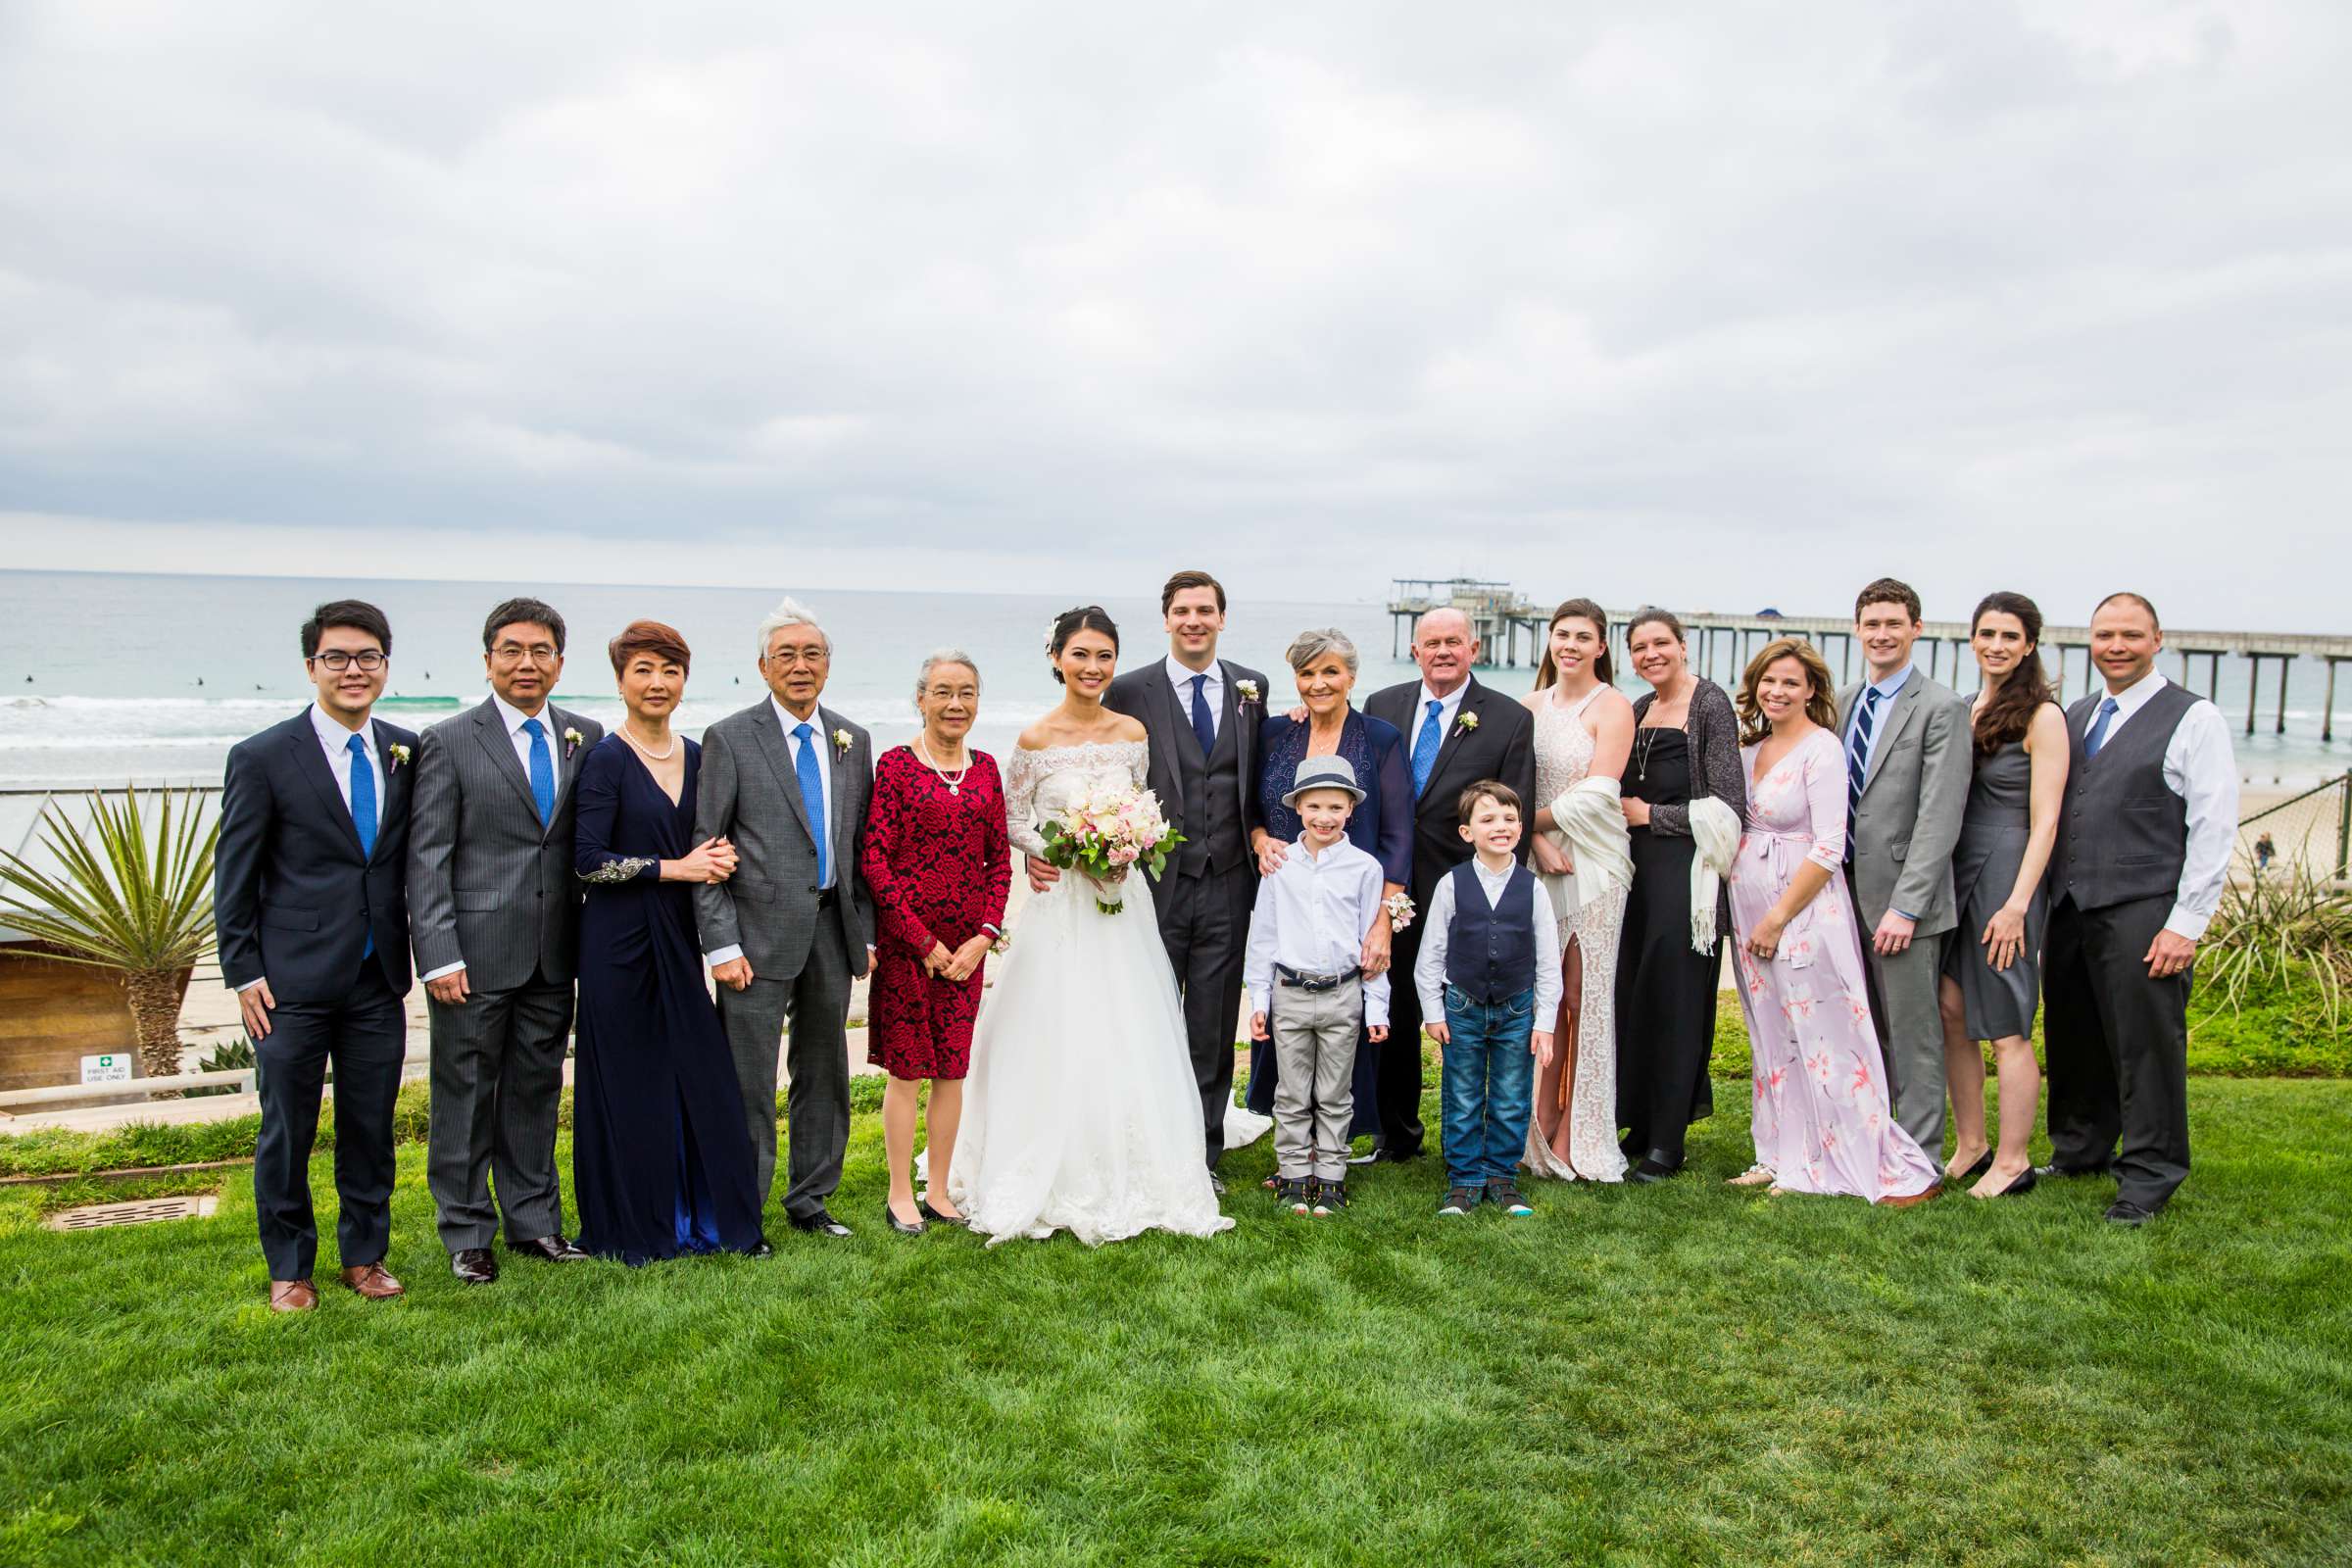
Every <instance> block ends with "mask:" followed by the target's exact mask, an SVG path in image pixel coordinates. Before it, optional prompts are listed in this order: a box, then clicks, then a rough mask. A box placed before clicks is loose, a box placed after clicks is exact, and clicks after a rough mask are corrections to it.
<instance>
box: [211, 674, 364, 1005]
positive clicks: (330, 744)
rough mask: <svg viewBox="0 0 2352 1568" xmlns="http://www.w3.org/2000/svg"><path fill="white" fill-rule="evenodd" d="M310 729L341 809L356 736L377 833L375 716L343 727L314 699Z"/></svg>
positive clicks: (347, 795)
mask: <svg viewBox="0 0 2352 1568" xmlns="http://www.w3.org/2000/svg"><path fill="white" fill-rule="evenodd" d="M311 733H312V734H314V735H316V736H318V737H319V749H320V750H322V751H324V752H325V753H326V765H327V767H328V768H329V769H330V770H331V771H332V772H333V773H334V775H335V788H336V789H337V790H339V791H340V792H341V793H342V796H343V809H344V810H346V811H348V810H350V809H351V763H352V757H351V738H352V736H354V735H357V736H359V738H360V744H361V746H362V747H363V748H364V749H365V751H366V755H367V759H368V763H367V765H368V774H369V775H370V776H371V777H372V778H373V779H374V780H375V830H376V832H377V833H379V834H380V833H382V832H383V830H384V760H383V759H382V758H380V757H378V756H376V755H375V721H374V719H373V718H372V717H369V718H368V719H367V720H364V721H363V722H362V723H361V725H360V727H359V728H358V729H356V730H349V729H345V728H344V727H343V725H342V723H341V721H340V720H337V719H333V718H329V717H328V716H327V714H326V710H325V709H323V708H320V707H319V705H318V704H317V703H313V704H312V705H311ZM269 978H270V977H269V976H268V975H263V976H261V978H260V979H255V980H248V981H246V982H245V983H244V984H243V985H241V986H239V987H237V989H238V990H239V991H251V990H252V989H253V988H254V987H255V986H258V985H260V984H261V983H262V981H263V980H267V979H269Z"/></svg>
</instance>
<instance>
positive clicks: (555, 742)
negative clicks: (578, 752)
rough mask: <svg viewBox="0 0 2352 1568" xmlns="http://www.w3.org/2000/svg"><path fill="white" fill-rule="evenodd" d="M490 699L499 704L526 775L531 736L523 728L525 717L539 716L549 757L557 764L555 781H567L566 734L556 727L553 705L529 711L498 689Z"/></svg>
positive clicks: (529, 764) (501, 715) (529, 773)
mask: <svg viewBox="0 0 2352 1568" xmlns="http://www.w3.org/2000/svg"><path fill="white" fill-rule="evenodd" d="M490 701H492V702H493V703H496V704H497V705H498V716H499V718H500V720H501V721H502V722H503V723H505V725H506V726H507V739H508V740H510V741H513V742H514V743H515V760H516V761H517V762H520V763H521V764H522V776H523V777H524V778H529V777H530V776H531V738H530V737H529V736H528V735H525V734H524V733H523V732H522V725H523V720H525V719H530V718H536V719H537V720H539V728H540V730H541V732H542V733H544V734H545V735H546V736H547V760H549V761H550V762H553V763H554V764H555V768H556V782H557V783H558V784H559V785H561V784H562V783H563V782H564V737H563V735H562V734H560V733H559V732H558V731H557V729H556V710H555V707H554V705H552V704H549V705H545V706H543V707H541V708H540V710H539V711H538V712H536V713H526V712H524V711H522V710H521V709H519V708H516V707H515V705H514V704H513V703H510V702H508V701H507V700H506V699H505V698H504V697H501V696H499V695H498V693H496V692H492V693H491V694H490Z"/></svg>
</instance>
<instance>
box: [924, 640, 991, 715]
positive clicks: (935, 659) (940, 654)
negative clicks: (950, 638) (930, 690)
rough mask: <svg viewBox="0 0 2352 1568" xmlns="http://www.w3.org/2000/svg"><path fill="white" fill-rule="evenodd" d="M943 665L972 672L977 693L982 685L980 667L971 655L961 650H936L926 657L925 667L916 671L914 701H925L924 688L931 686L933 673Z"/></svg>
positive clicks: (974, 688) (973, 684) (973, 686)
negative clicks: (955, 666)
mask: <svg viewBox="0 0 2352 1568" xmlns="http://www.w3.org/2000/svg"><path fill="white" fill-rule="evenodd" d="M942 664H961V665H962V666H963V667H964V668H966V669H968V670H970V671H971V672H972V688H973V690H975V691H977V690H979V688H980V684H981V682H980V665H979V663H978V662H976V661H975V660H974V659H973V658H972V656H971V655H969V654H967V653H965V652H964V651H963V650H962V649H960V648H934V649H932V650H931V652H930V653H929V654H928V655H927V656H925V658H924V660H923V667H922V668H921V669H919V670H917V671H915V675H914V700H915V702H917V703H918V704H919V703H920V702H922V700H923V688H924V687H926V686H929V685H930V684H931V672H932V671H933V670H935V669H937V668H938V667H939V666H940V665H942Z"/></svg>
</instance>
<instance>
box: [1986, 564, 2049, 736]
mask: <svg viewBox="0 0 2352 1568" xmlns="http://www.w3.org/2000/svg"><path fill="white" fill-rule="evenodd" d="M1987 613H1999V614H2003V615H2015V616H2016V617H2017V618H2018V622H2019V624H2021V625H2023V626H2024V627H2025V628H2026V654H2025V657H2024V658H2023V659H2020V660H2019V661H2018V662H2017V667H2016V668H2015V669H2013V670H2011V671H2010V672H2009V673H2008V675H2006V676H2005V677H2003V679H2002V681H2001V683H2000V684H1999V685H1998V686H1995V687H1994V688H1993V689H1992V691H1991V694H1990V695H1989V696H1987V697H1986V698H1985V706H1984V708H1983V709H1982V710H1980V711H1978V713H1977V721H1976V740H1977V755H1978V756H1979V757H1990V756H1991V755H1992V754H1993V753H1994V752H1996V751H1998V750H2000V749H2001V748H2002V747H2003V746H2006V745H2008V744H2009V743H2010V742H2011V741H2022V740H2024V739H2025V738H2026V731H2027V730H2029V729H2031V728H2032V727H2033V725H2034V714H2035V713H2038V712H2040V711H2041V705H2042V704H2044V703H2052V702H2056V701H2057V700H2058V699H2057V697H2056V696H2055V694H2053V693H2052V692H2051V690H2050V677H2049V672H2048V671H2046V670H2044V669H2043V668H2042V667H2041V607H2040V606H2038V605H2036V604H2034V601H2033V600H2031V599H2028V598H2027V597H2026V596H2025V595H2024V594H2012V593H1991V594H1986V595H1985V597H1984V598H1983V599H1982V600H1980V601H1979V602H1978V604H1977V608H1976V611H1975V613H1972V614H1971V615H1970V616H1969V617H1968V640H1969V641H1970V642H1972V643H1973V642H1975V641H1976V640H1977V627H1978V625H1979V624H1980V623H1982V622H1983V621H1984V619H1985V615H1986V614H1987Z"/></svg>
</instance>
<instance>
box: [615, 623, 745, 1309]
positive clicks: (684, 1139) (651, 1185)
mask: <svg viewBox="0 0 2352 1568" xmlns="http://www.w3.org/2000/svg"><path fill="white" fill-rule="evenodd" d="M612 655H613V673H614V674H615V675H617V676H618V677H619V681H620V696H621V701H622V702H623V703H624V704H626V705H627V707H628V711H629V713H628V717H627V719H626V720H624V721H623V722H622V723H621V724H620V725H619V727H618V728H616V729H614V730H613V733H612V734H611V735H608V736H607V737H605V739H604V740H602V741H600V742H599V743H598V744H597V746H596V747H595V749H594V750H592V751H591V752H589V754H588V757H587V760H585V761H584V762H583V763H582V764H581V766H580V778H579V784H578V786H577V790H578V803H579V805H578V828H577V840H576V843H577V860H576V867H577V870H578V872H579V877H580V881H581V882H582V883H583V884H584V885H585V886H586V888H587V900H586V903H585V905H584V907H582V909H581V912H580V964H579V974H580V1007H579V1024H578V1040H579V1045H578V1052H577V1055H576V1059H575V1062H574V1071H573V1100H572V1104H573V1109H572V1146H571V1160H572V1193H573V1196H574V1197H575V1198H576V1199H577V1201H578V1202H579V1208H580V1231H579V1241H580V1245H581V1246H582V1247H584V1248H586V1249H587V1250H589V1251H591V1252H594V1253H596V1254H598V1255H599V1256H602V1257H617V1258H619V1259H621V1260H622V1261H623V1262H627V1263H644V1262H648V1261H650V1260H652V1259H654V1258H659V1257H676V1256H678V1255H679V1254H681V1253H686V1252H714V1251H720V1250H729V1251H738V1252H751V1251H758V1250H761V1249H762V1248H763V1247H764V1246H765V1241H764V1238H762V1237H761V1235H760V1204H759V1200H758V1198H757V1196H756V1195H755V1193H754V1191H753V1183H754V1175H753V1171H754V1167H753V1164H752V1145H751V1139H750V1137H749V1135H748V1134H747V1133H746V1132H745V1130H744V1122H743V1098H742V1094H741V1092H740V1091H739V1090H738V1089H737V1088H736V1084H735V1063H734V1058H733V1057H732V1056H731V1055H730V1054H729V1053H728V1051H727V1041H726V1036H725V1034H724V1033H722V1032H721V1030H720V1027H719V1021H718V1010H717V1008H716V1007H714V1006H713V1005H711V993H710V992H709V991H708V990H707V989H706V988H705V986H704V983H703V956H702V948H701V945H700V944H699V943H698V942H697V941H696V938H695V928H694V902H693V900H694V894H693V886H694V884H695V883H698V882H723V881H724V880H726V878H727V877H728V876H729V875H731V874H732V873H733V871H734V869H735V851H734V848H733V846H731V845H729V844H728V843H727V842H726V841H725V840H724V839H712V840H710V841H709V842H707V843H704V844H700V845H698V844H695V843H694V842H693V827H694V785H695V775H696V774H697V772H698V771H699V770H700V767H701V759H702V748H700V747H698V746H697V745H695V743H694V742H692V741H690V740H687V739H685V738H684V737H682V736H678V735H673V734H672V733H671V732H670V728H669V715H670V713H671V712H672V711H674V710H675V709H676V708H677V706H678V702H679V699H680V698H682V697H683V696H684V695H685V691H686V669H687V662H688V656H687V649H686V644H685V641H684V639H682V638H681V637H679V635H678V634H677V633H676V632H675V631H672V630H671V629H670V628H669V627H667V626H664V625H662V624H661V623H660V622H659V621H650V620H640V621H637V622H635V623H634V624H632V625H631V626H630V627H629V628H628V629H627V630H626V631H623V632H622V633H621V634H620V635H619V636H618V637H615V638H613V644H612Z"/></svg>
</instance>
